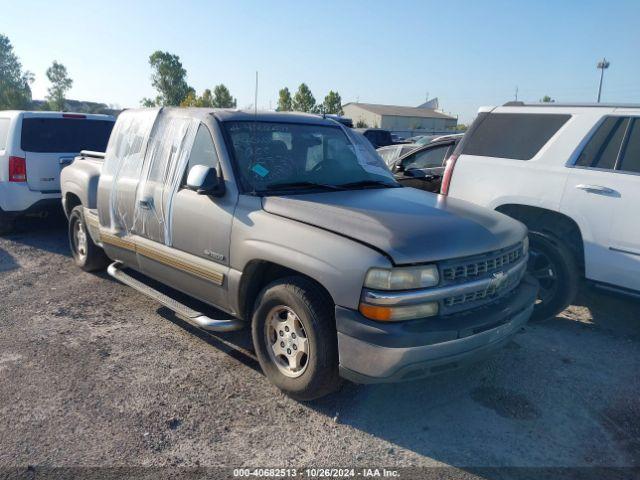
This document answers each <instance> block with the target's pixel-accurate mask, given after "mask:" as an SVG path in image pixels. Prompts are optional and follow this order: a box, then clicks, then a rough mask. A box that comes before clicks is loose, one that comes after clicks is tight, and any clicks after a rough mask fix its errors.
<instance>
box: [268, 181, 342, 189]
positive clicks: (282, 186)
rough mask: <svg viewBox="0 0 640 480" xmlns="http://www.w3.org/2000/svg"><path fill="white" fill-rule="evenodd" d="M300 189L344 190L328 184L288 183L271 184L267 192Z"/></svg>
mask: <svg viewBox="0 0 640 480" xmlns="http://www.w3.org/2000/svg"><path fill="white" fill-rule="evenodd" d="M298 188H309V189H312V188H323V189H325V190H343V188H342V186H338V185H329V184H328V183H316V182H286V183H271V184H269V185H267V190H271V191H273V190H294V189H298Z"/></svg>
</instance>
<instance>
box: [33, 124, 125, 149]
mask: <svg viewBox="0 0 640 480" xmlns="http://www.w3.org/2000/svg"><path fill="white" fill-rule="evenodd" d="M112 128H113V122H112V121H107V120H86V119H80V118H25V119H24V120H23V121H22V140H21V144H22V150H24V151H25V152H38V153H47V152H49V153H58V152H60V153H75V152H80V151H81V150H92V151H95V152H104V151H105V150H106V149H107V142H108V141H109V135H110V134H111V129H112Z"/></svg>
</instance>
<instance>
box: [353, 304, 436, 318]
mask: <svg viewBox="0 0 640 480" xmlns="http://www.w3.org/2000/svg"><path fill="white" fill-rule="evenodd" d="M359 310H360V313H361V314H362V315H364V316H365V317H367V318H370V319H371V320H378V321H380V322H401V321H403V320H415V319H416V318H426V317H433V316H434V315H437V314H438V302H427V303H419V304H417V305H406V306H403V307H387V306H381V305H369V304H368V303H361V304H360V307H359Z"/></svg>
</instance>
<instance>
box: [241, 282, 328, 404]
mask: <svg viewBox="0 0 640 480" xmlns="http://www.w3.org/2000/svg"><path fill="white" fill-rule="evenodd" d="M327 300H328V299H326V298H324V295H322V293H321V292H320V291H319V288H318V287H317V286H316V285H315V284H314V283H313V282H311V281H310V280H307V279H306V278H303V277H288V278H284V279H281V280H277V281H275V282H273V283H271V284H269V285H267V286H266V287H265V288H264V289H263V290H262V292H260V295H259V296H258V299H257V300H256V304H255V308H254V313H253V318H252V321H251V330H252V336H253V344H254V347H255V350H256V354H257V356H258V360H259V362H260V366H261V367H262V370H263V371H264V373H265V375H266V376H267V378H268V379H269V381H271V383H273V384H274V385H275V386H277V387H278V388H279V389H280V390H282V391H283V392H285V393H286V394H288V395H289V396H291V397H293V398H295V399H297V400H313V399H316V398H319V397H322V396H324V395H327V394H329V393H331V392H333V391H335V390H337V389H338V388H339V386H340V383H341V380H340V377H339V375H338V342H337V335H336V328H335V320H334V316H333V311H332V309H331V307H330V305H331V302H330V301H327Z"/></svg>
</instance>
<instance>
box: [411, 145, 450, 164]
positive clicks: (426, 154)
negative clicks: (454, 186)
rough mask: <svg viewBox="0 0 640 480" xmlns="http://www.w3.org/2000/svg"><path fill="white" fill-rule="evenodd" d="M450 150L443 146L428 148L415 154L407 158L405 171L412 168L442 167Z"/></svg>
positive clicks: (447, 146)
mask: <svg viewBox="0 0 640 480" xmlns="http://www.w3.org/2000/svg"><path fill="white" fill-rule="evenodd" d="M448 149H449V145H443V146H441V147H435V148H427V149H425V150H423V151H421V152H418V153H415V154H413V155H411V156H410V157H407V158H406V159H405V160H404V161H403V162H402V166H403V167H404V169H405V170H409V169H412V168H417V169H420V168H435V167H441V166H442V164H443V163H444V156H445V155H446V153H447V150H448Z"/></svg>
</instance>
